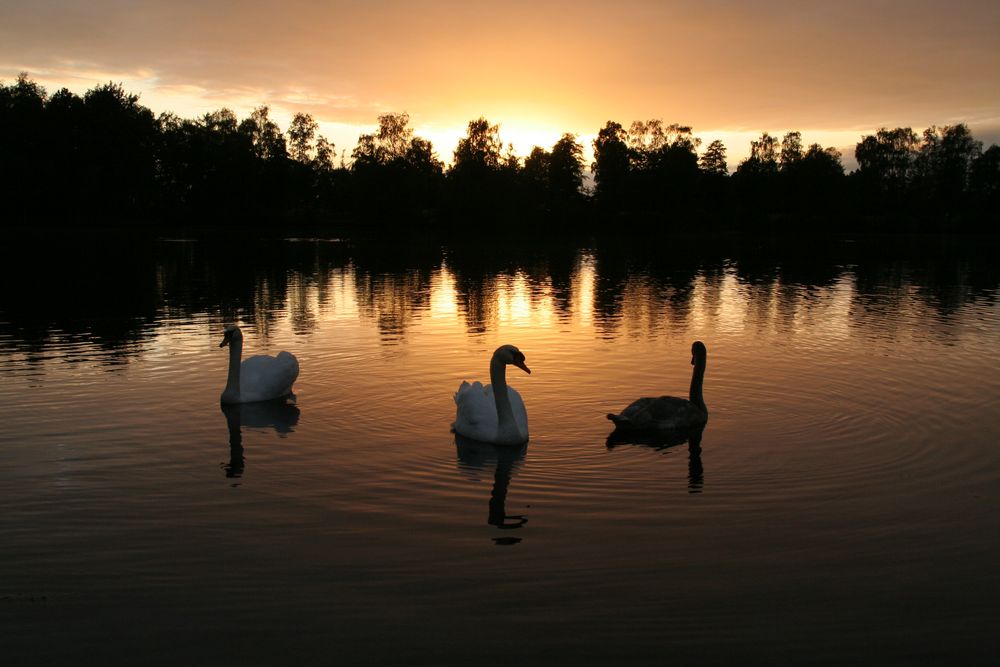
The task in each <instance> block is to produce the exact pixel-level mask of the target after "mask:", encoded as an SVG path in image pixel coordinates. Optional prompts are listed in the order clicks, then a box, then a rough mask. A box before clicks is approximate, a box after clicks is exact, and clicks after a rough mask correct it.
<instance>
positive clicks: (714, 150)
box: [698, 139, 729, 176]
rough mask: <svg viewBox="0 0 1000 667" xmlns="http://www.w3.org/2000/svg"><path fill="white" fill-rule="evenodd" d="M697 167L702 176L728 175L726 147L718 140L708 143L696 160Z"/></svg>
mask: <svg viewBox="0 0 1000 667" xmlns="http://www.w3.org/2000/svg"><path fill="white" fill-rule="evenodd" d="M698 167H699V168H700V169H701V171H702V173H704V174H711V175H713V176H726V175H728V174H729V165H728V164H726V145H725V144H724V143H722V142H721V141H719V140H718V139H716V140H715V141H713V142H712V143H710V144H709V145H708V148H706V149H705V152H704V153H702V155H701V157H700V158H699V159H698Z"/></svg>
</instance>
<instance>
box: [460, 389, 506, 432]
mask: <svg viewBox="0 0 1000 667" xmlns="http://www.w3.org/2000/svg"><path fill="white" fill-rule="evenodd" d="M455 405H456V406H457V407H456V410H455V423H454V425H453V427H452V428H454V429H455V432H456V433H458V434H460V435H464V436H466V437H468V438H473V439H475V440H487V439H489V438H491V437H495V436H496V430H497V410H496V403H494V401H493V387H492V385H486V386H485V387H484V386H483V385H482V384H481V383H479V382H473V383H472V384H469V383H468V382H463V383H462V384H461V385H460V386H459V388H458V391H457V392H455Z"/></svg>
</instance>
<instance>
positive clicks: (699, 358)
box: [691, 340, 708, 366]
mask: <svg viewBox="0 0 1000 667" xmlns="http://www.w3.org/2000/svg"><path fill="white" fill-rule="evenodd" d="M707 358H708V349H706V348H705V344H704V343H702V342H701V341H700V340H696V341H695V342H693V343H691V365H692V366H697V365H698V363H702V364H703V363H705V359H707Z"/></svg>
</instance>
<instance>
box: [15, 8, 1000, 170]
mask: <svg viewBox="0 0 1000 667" xmlns="http://www.w3.org/2000/svg"><path fill="white" fill-rule="evenodd" d="M5 4H9V3H5ZM3 16H4V18H3V21H2V22H0V79H3V80H4V81H6V82H8V83H9V82H10V81H12V80H13V78H14V77H15V76H16V75H17V73H18V72H20V71H27V72H28V73H29V74H30V75H31V76H32V78H34V79H35V80H37V81H39V82H40V83H42V84H43V85H45V86H46V87H47V88H48V89H49V91H50V92H54V91H55V90H56V89H58V88H60V87H62V86H66V87H68V88H70V89H71V90H74V91H77V92H83V91H84V90H86V89H87V88H90V87H93V86H94V85H97V84H100V83H106V82H107V81H109V80H110V81H115V82H122V83H124V84H125V87H126V88H127V89H128V90H130V91H132V92H138V93H140V94H141V96H142V98H141V99H142V102H143V103H144V104H146V105H147V106H149V107H150V108H152V109H153V110H154V111H156V112H160V111H167V110H171V111H174V112H176V113H178V114H179V115H181V116H184V117H194V116H196V115H200V114H202V113H205V112H207V111H211V110H214V109H217V108H219V107H222V106H229V107H231V108H233V109H234V110H236V111H237V113H238V114H239V115H240V116H243V115H246V113H247V112H248V111H249V110H250V109H251V108H252V107H253V106H256V105H258V104H262V103H263V104H268V105H270V106H271V107H272V109H273V111H274V114H275V116H276V117H277V118H278V119H279V122H281V123H282V125H283V126H284V125H285V122H284V121H286V119H287V118H289V117H290V116H291V114H292V113H294V112H296V111H305V112H308V113H311V114H312V115H313V116H314V117H316V119H317V120H319V121H320V123H321V127H322V129H323V132H324V133H325V134H327V135H328V136H329V137H330V138H331V139H332V140H333V141H334V142H335V143H336V144H337V146H338V148H340V149H347V150H348V151H349V150H350V148H352V147H353V145H354V141H355V139H356V138H357V135H358V134H359V133H360V132H363V131H367V130H369V129H370V128H371V126H372V125H373V124H374V122H375V119H376V116H377V115H378V114H379V113H383V112H386V111H407V112H409V113H410V115H411V118H412V123H413V125H414V126H415V127H416V128H417V133H418V134H422V135H423V136H426V137H428V138H430V139H431V140H432V141H433V142H434V144H435V148H436V149H437V151H438V153H439V154H440V155H441V157H442V158H444V159H446V160H447V159H450V157H451V151H452V149H453V147H454V141H455V140H456V139H457V138H458V137H459V136H460V135H461V134H462V133H463V132H464V126H465V124H466V123H467V122H468V121H469V120H471V119H473V118H477V117H479V116H481V115H482V116H486V117H487V118H488V119H489V120H490V121H492V122H495V123H500V124H501V136H502V138H504V139H505V140H507V141H513V142H514V143H515V144H516V145H517V148H518V149H519V150H520V151H521V152H527V150H529V149H530V147H531V145H532V144H534V143H542V144H543V145H546V146H551V144H552V143H553V142H554V141H555V140H556V139H557V138H558V136H559V134H560V133H561V132H564V131H569V132H574V133H577V134H579V135H581V139H582V140H584V141H585V143H589V140H590V138H592V136H593V135H594V134H595V133H596V131H597V130H598V129H599V128H600V127H601V126H603V124H604V123H605V122H606V121H607V120H609V119H613V120H617V121H619V122H621V123H622V124H624V125H626V126H627V125H628V124H629V123H630V122H631V121H632V120H636V119H649V118H661V119H663V120H664V122H667V123H672V122H677V123H682V124H689V125H692V126H693V127H694V130H695V134H696V135H698V136H700V137H701V138H702V139H703V140H704V143H705V144H707V143H708V142H709V141H711V140H713V139H716V138H721V139H723V141H725V142H726V144H727V147H728V148H729V155H730V163H731V165H730V166H731V167H732V166H735V161H736V160H738V159H739V158H740V157H741V156H743V155H745V153H746V151H747V147H748V146H747V144H748V142H749V138H750V137H752V136H756V135H758V134H759V133H760V132H761V131H765V130H766V131H770V132H771V133H772V134H781V133H783V132H784V131H787V130H789V129H798V130H801V131H802V132H803V135H804V140H805V141H806V142H811V141H820V142H822V143H824V144H826V145H836V146H840V147H851V148H852V147H853V144H854V143H855V142H856V141H857V139H858V138H860V136H861V135H862V134H864V133H870V132H872V131H874V130H875V129H877V128H878V127H881V126H890V127H896V126H912V127H914V128H915V129H917V130H918V131H919V130H922V129H923V128H924V127H926V126H928V125H930V124H938V125H942V124H948V123H954V122H967V123H968V124H969V125H970V126H971V127H972V129H973V132H974V133H975V134H976V136H977V137H978V138H980V139H983V140H985V141H986V142H987V143H990V142H997V141H1000V37H998V35H1000V3H998V2H996V1H995V0H990V1H986V0H975V1H972V0H954V1H952V2H950V3H947V4H943V3H939V2H938V3H932V2H927V1H924V0H905V1H904V0H867V1H865V2H856V1H854V0H848V1H839V2H830V1H829V0H826V1H824V2H813V1H811V0H805V1H800V2H791V1H778V0H765V1H759V2H750V1H742V2H741V1H735V0H734V1H719V0H703V1H701V2H688V1H684V2H670V1H654V0H619V1H617V2H589V1H588V0H572V1H569V0H556V1H554V2H545V1H542V0H534V1H532V2H522V1H520V0H508V1H507V2H503V3H496V2H491V3H484V2H472V1H471V0H464V1H460V0H439V1H436V2H435V1H428V2H399V1H392V0H389V1H382V2H378V1H374V0H373V1H372V2H347V1H342V0H341V1H338V0H334V1H329V0H328V1H326V2H322V1H319V0H314V1H310V0H283V1H280V2H279V1H277V0H266V1H261V2H235V1H222V2H211V1H208V0H201V1H198V2H194V1H191V0H174V1H172V2H166V1H162V0H152V1H148V2H141V1H136V2H126V1H124V0H92V1H90V2H86V3H79V2H70V1H69V0H32V1H31V2H27V1H23V2H19V3H17V4H16V5H15V6H13V7H10V6H8V7H5V9H4V11H3ZM849 157H850V156H849V155H847V154H845V162H848V161H849V160H848V159H847V158H849Z"/></svg>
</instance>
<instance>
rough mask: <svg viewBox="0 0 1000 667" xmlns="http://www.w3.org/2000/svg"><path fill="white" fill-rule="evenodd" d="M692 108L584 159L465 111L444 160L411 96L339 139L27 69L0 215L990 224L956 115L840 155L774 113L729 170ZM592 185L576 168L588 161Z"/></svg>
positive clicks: (583, 227)
mask: <svg viewBox="0 0 1000 667" xmlns="http://www.w3.org/2000/svg"><path fill="white" fill-rule="evenodd" d="M700 148H701V140H700V139H699V138H698V137H696V136H695V134H694V131H693V129H692V128H691V127H687V126H683V125H677V124H665V123H663V122H662V121H660V120H648V121H636V122H633V123H632V124H631V125H630V126H629V127H627V128H626V127H625V126H623V125H621V124H620V123H617V122H614V121H608V122H607V124H606V125H605V126H604V127H603V128H601V129H600V130H599V132H598V134H597V137H596V139H595V140H594V142H593V149H594V161H593V164H591V165H586V164H585V163H584V159H583V146H582V145H581V143H580V142H579V141H578V139H577V137H576V136H575V135H573V134H570V133H566V134H563V136H562V137H561V138H560V139H559V140H558V141H557V142H556V143H555V145H553V146H552V147H551V148H543V147H535V148H534V150H532V152H531V153H530V154H529V155H528V156H527V157H525V158H523V159H522V158H520V157H518V156H516V155H515V154H514V151H513V147H512V146H511V145H509V144H508V145H506V146H505V145H504V144H503V143H502V141H501V139H500V128H499V125H497V124H493V123H491V122H490V121H488V120H486V119H485V118H478V119H476V120H473V121H471V122H469V124H468V127H467V133H466V135H465V136H464V137H462V139H461V140H460V141H459V142H458V145H457V147H456V148H455V151H454V154H453V156H452V157H453V159H452V162H451V164H450V165H447V166H446V165H445V163H444V162H443V161H442V160H441V159H440V157H439V156H438V154H437V153H436V152H435V149H434V146H433V145H432V144H431V142H430V141H428V140H426V139H423V138H421V137H418V136H415V135H414V131H413V129H412V128H411V127H410V124H409V116H408V115H407V114H405V113H387V114H384V115H382V116H379V118H378V129H377V130H375V131H374V132H372V133H370V134H363V135H361V136H360V137H359V138H358V142H357V145H356V147H355V148H354V149H353V150H352V152H351V153H350V155H349V156H348V155H347V153H346V151H342V152H341V153H340V156H339V158H338V154H337V151H336V147H335V146H334V145H332V144H331V143H330V142H329V141H328V140H327V139H326V138H325V137H323V136H322V135H320V134H318V124H317V123H316V121H315V120H314V119H313V118H312V117H311V116H310V115H308V114H304V113H298V114H296V115H295V116H294V118H293V119H292V121H291V123H290V125H289V127H288V128H287V130H286V131H284V132H282V130H281V128H280V127H279V126H278V125H277V123H275V122H274V120H272V119H271V116H270V109H269V108H268V107H267V106H260V107H258V108H257V109H255V110H254V111H253V112H252V113H251V114H250V115H249V116H248V117H247V118H244V119H242V120H240V119H239V118H237V116H236V114H235V113H233V112H232V111H231V110H229V109H220V110H218V111H215V112H212V113H209V114H206V115H204V116H202V117H200V118H196V119H183V118H180V117H178V116H176V115H174V114H172V113H161V114H160V115H159V116H157V115H155V114H154V113H153V112H152V111H151V110H150V109H148V108H146V107H144V106H143V105H141V104H139V97H138V95H135V94H131V93H128V92H127V91H125V89H124V88H123V86H122V85H120V84H114V83H108V84H105V85H103V86H98V87H95V88H93V89H91V90H89V91H87V92H86V93H85V94H84V95H83V96H82V97H81V96H78V95H76V94H74V93H72V92H70V91H69V90H67V89H65V88H63V89H61V90H59V91H58V92H56V93H54V94H52V95H49V94H48V93H47V92H46V90H45V89H44V88H43V87H41V86H40V85H38V84H37V83H36V82H34V81H32V80H31V79H30V78H29V77H28V75H27V74H21V75H20V76H19V77H18V79H17V81H16V82H14V83H13V84H10V85H3V84H0V194H2V196H3V198H4V201H5V202H6V205H5V206H4V208H3V210H4V218H5V224H6V225H7V226H10V227H27V228H32V227H35V226H37V225H39V224H43V225H50V226H64V227H79V228H93V227H134V228H139V229H141V228H146V227H154V228H161V227H169V228H174V229H182V230H185V231H188V232H191V233H197V232H198V231H199V230H211V229H218V228H225V227H230V226H239V227H242V228H245V227H247V226H251V225H254V224H257V225H261V226H263V225H265V224H266V225H269V226H272V227H273V225H274V224H276V222H283V223H288V224H309V225H311V226H312V227H311V228H313V229H317V228H325V229H330V230H331V231H334V230H338V231H339V230H343V229H347V230H352V229H353V230H363V231H367V232H370V233H375V234H378V233H381V232H384V231H403V230H411V231H412V230H417V231H420V230H427V229H440V230H442V231H447V232H450V233H467V234H469V235H478V234H480V233H482V230H483V229H487V228H489V225H478V224H477V225H473V224H470V222H469V221H470V220H477V221H479V220H503V221H504V226H505V228H509V227H510V226H519V225H520V226H522V227H525V228H530V229H531V230H532V231H535V232H545V231H549V232H553V233H556V234H559V233H563V232H565V231H569V230H573V231H612V232H616V231H617V232H620V231H621V229H622V227H621V226H622V224H623V223H625V224H628V225H629V227H628V229H629V230H630V232H634V231H636V230H640V231H643V232H655V231H666V232H673V231H696V230H697V231H715V230H722V231H736V232H753V233H760V232H766V231H771V232H780V233H790V232H795V233H801V232H805V231H818V230H819V231H833V232H844V231H851V232H857V231H869V232H898V231H905V232H911V231H934V232H954V231H957V232H996V231H997V230H998V226H997V221H998V210H1000V147H998V146H996V145H992V146H990V147H989V148H988V149H986V150H984V149H983V146H982V143H981V142H979V141H977V140H975V139H974V137H973V136H972V134H971V132H970V131H969V129H968V127H967V126H966V125H965V124H956V125H948V126H944V127H935V126H932V127H929V128H927V129H926V130H925V131H924V132H923V134H922V135H918V134H917V133H916V132H915V131H913V130H912V129H911V128H895V129H886V128H882V129H879V130H877V131H876V132H875V133H874V134H871V135H867V136H864V137H862V139H861V140H860V141H859V142H858V144H857V146H856V147H855V157H856V160H857V164H858V168H857V169H856V170H855V171H853V172H851V173H845V170H844V167H843V164H842V162H841V154H840V153H839V152H838V151H837V150H836V149H834V148H830V147H823V146H820V145H818V144H813V145H811V146H804V145H803V143H802V137H801V134H800V133H799V132H789V133H787V134H785V135H784V136H783V137H781V138H780V139H779V138H778V137H774V136H771V135H770V134H768V133H767V132H764V133H762V134H761V136H760V137H759V138H758V139H757V140H755V141H753V142H751V146H750V155H749V156H748V157H747V158H746V159H745V160H743V161H742V162H740V163H739V164H738V165H737V166H736V168H735V169H734V170H732V172H730V168H729V165H728V163H727V158H726V146H725V145H724V144H723V143H722V142H720V141H713V142H711V143H710V144H709V145H708V146H706V147H705V148H704V150H703V151H702V152H701V153H699V149H700ZM588 169H589V171H590V173H591V174H592V176H593V187H586V186H585V184H586V183H587V182H588V180H587V179H586V178H585V175H586V173H587V171H588Z"/></svg>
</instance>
